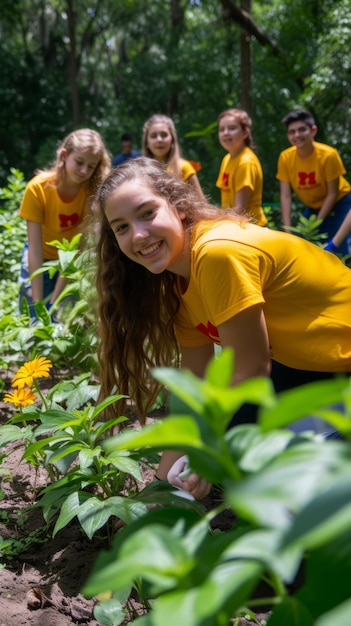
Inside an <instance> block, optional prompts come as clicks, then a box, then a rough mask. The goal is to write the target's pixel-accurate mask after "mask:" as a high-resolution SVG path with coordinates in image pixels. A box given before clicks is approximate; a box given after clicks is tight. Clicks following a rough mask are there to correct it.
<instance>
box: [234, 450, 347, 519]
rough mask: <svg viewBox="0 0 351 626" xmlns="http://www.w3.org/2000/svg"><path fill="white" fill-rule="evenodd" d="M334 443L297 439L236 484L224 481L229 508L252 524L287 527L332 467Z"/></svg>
mask: <svg viewBox="0 0 351 626" xmlns="http://www.w3.org/2000/svg"><path fill="white" fill-rule="evenodd" d="M336 445H338V446H342V445H345V444H342V443H341V442H338V443H337V444H336ZM334 446H335V443H334ZM334 446H333V444H332V442H326V441H324V442H323V441H322V442H320V441H313V440H312V441H309V440H302V441H301V442H300V441H299V440H298V439H297V441H296V443H295V444H294V445H291V446H290V447H289V448H287V449H286V450H284V452H282V453H280V454H279V455H278V456H277V458H276V459H274V460H273V461H271V462H270V463H268V465H267V466H265V467H262V468H261V470H260V472H259V473H256V474H253V475H252V476H249V477H247V478H245V479H244V480H242V481H241V482H240V483H238V484H236V485H235V484H230V483H228V490H226V498H227V499H228V502H229V504H230V506H231V508H232V509H233V510H234V511H235V512H236V513H237V514H238V515H240V516H241V517H243V519H246V520H249V521H250V522H252V523H254V524H258V525H260V526H264V527H268V528H281V529H284V528H288V527H289V526H290V524H291V522H292V516H293V514H297V513H298V512H299V511H301V509H302V508H303V507H304V506H305V505H306V504H307V502H308V501H309V500H310V499H311V498H313V497H314V496H315V494H317V493H318V492H319V491H320V489H321V485H323V481H326V480H328V477H329V476H330V475H332V474H333V472H334V471H335V465H336V459H335V450H333V448H334ZM341 462H342V461H340V463H341Z"/></svg>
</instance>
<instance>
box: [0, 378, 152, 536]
mask: <svg viewBox="0 0 351 626" xmlns="http://www.w3.org/2000/svg"><path fill="white" fill-rule="evenodd" d="M86 379H87V377H86V376H85V377H84V376H81V377H80V379H79V380H75V381H72V382H70V383H69V382H63V383H58V384H57V385H55V386H54V387H53V388H52V389H51V390H50V392H49V393H48V394H47V395H46V397H45V396H44V395H43V394H42V393H41V391H40V389H39V387H38V385H37V382H36V381H34V384H35V388H36V391H37V393H38V397H39V398H40V399H41V401H42V404H41V407H40V406H35V407H30V406H24V408H23V409H22V410H20V412H19V413H18V414H15V415H14V416H13V417H12V418H11V419H9V420H8V422H7V424H5V425H3V426H1V427H0V446H1V447H4V446H6V445H7V444H8V443H12V444H16V445H15V446H12V447H11V449H10V451H9V452H8V453H7V454H6V453H5V454H4V456H3V458H6V456H9V455H10V454H12V453H13V452H14V451H15V450H16V449H17V448H18V447H19V446H21V447H22V446H23V447H24V452H23V455H22V460H24V461H27V462H28V463H31V464H32V465H34V466H35V467H38V466H41V467H43V468H45V469H46V470H47V472H48V477H49V478H50V483H49V484H48V485H47V486H46V487H45V488H44V489H43V491H42V492H41V498H40V500H39V501H38V503H37V504H36V505H35V506H38V507H40V508H42V510H43V515H44V519H45V521H46V522H47V523H49V522H50V521H51V520H52V518H53V516H55V515H56V514H57V513H58V512H59V515H58V518H57V520H56V523H55V527H54V534H56V533H57V532H58V531H59V530H61V529H62V528H64V527H65V526H66V525H67V524H68V523H69V522H70V521H71V520H72V519H73V518H74V517H76V516H77V518H78V520H79V522H80V524H81V525H82V528H83V530H84V531H85V533H86V534H87V535H88V537H90V538H91V537H92V536H93V535H94V534H95V533H96V532H97V530H99V529H100V528H101V527H103V526H106V525H107V523H108V521H109V519H110V518H111V517H112V516H114V517H116V516H117V517H119V518H121V519H123V520H125V521H128V520H130V519H134V517H135V516H136V515H138V516H140V515H141V514H142V513H143V512H144V509H145V507H144V505H143V504H141V503H133V502H132V501H129V500H128V499H127V498H126V497H121V496H118V495H116V494H118V493H120V492H121V490H122V489H123V487H124V485H125V477H126V476H127V475H128V476H131V477H132V478H133V479H134V480H135V481H141V475H140V469H139V462H138V460H135V459H133V458H132V457H131V455H130V453H126V452H121V453H111V454H106V453H105V452H104V450H103V449H102V442H103V440H104V438H105V437H106V433H108V432H112V431H113V429H114V428H115V427H116V426H117V425H118V424H121V423H122V422H124V421H125V420H126V419H127V418H125V417H116V418H114V419H111V420H108V421H107V420H104V419H103V412H104V410H105V409H106V407H107V406H109V405H110V404H112V403H114V402H116V401H118V400H119V399H121V397H122V396H118V395H117V396H111V397H109V398H107V399H106V400H105V401H103V402H101V403H99V404H97V405H96V406H92V405H91V402H89V393H90V398H91V399H92V400H95V399H96V393H97V391H98V389H97V387H96V386H95V388H92V389H91V390H89V388H87V384H86V383H87V380H86ZM82 405H83V408H79V407H81V406H82ZM18 424H21V425H20V426H19V425H18ZM111 529H112V526H111V528H108V529H107V533H109V532H112V530H111Z"/></svg>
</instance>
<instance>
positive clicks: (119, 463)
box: [104, 453, 143, 482]
mask: <svg viewBox="0 0 351 626" xmlns="http://www.w3.org/2000/svg"><path fill="white" fill-rule="evenodd" d="M104 460H105V461H106V463H111V465H113V467H115V468H116V469H118V470H119V471H120V472H124V473H125V474H130V475H131V476H133V477H134V478H135V479H136V480H138V481H140V482H142V480H143V478H142V475H141V471H140V464H139V463H138V461H135V460H134V459H132V458H131V457H129V456H124V455H122V454H118V453H114V454H109V455H108V456H107V457H105V458H104Z"/></svg>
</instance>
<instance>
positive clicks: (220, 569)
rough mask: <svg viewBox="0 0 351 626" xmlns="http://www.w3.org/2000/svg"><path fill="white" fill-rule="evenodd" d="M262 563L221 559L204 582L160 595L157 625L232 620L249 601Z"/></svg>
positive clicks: (196, 624) (156, 606) (189, 625)
mask: <svg viewBox="0 0 351 626" xmlns="http://www.w3.org/2000/svg"><path fill="white" fill-rule="evenodd" d="M262 570H263V567H262V565H261V564H259V563H255V562H252V561H251V562H250V561H241V560H238V561H232V562H227V563H220V564H219V565H217V567H215V568H214V569H212V570H211V571H210V572H209V574H208V577H207V578H206V580H205V581H204V583H203V584H202V585H201V586H199V587H195V586H193V587H192V588H191V589H187V590H185V591H175V592H173V593H167V594H165V595H163V596H161V597H159V598H158V599H157V600H156V601H155V603H154V606H153V623H154V625H155V626H162V624H165V623H167V626H179V624H186V626H203V624H206V625H207V624H208V625H210V624H215V623H219V622H218V621H215V620H217V619H218V616H219V615H221V617H222V621H221V623H223V624H229V621H230V618H231V617H232V616H233V614H234V613H235V611H238V610H239V609H240V608H241V607H242V605H243V603H244V602H245V601H246V599H247V597H248V595H249V594H250V592H251V591H252V590H253V588H254V587H255V586H256V584H257V582H258V579H259V577H260V575H261V573H262Z"/></svg>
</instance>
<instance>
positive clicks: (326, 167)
mask: <svg viewBox="0 0 351 626" xmlns="http://www.w3.org/2000/svg"><path fill="white" fill-rule="evenodd" d="M282 122H283V124H285V125H286V128H287V136H288V140H289V141H290V143H291V147H290V148H287V149H286V150H283V151H282V152H281V153H280V155H279V159H278V169H277V175H276V177H277V179H278V180H279V181H280V204H281V212H282V220H283V224H284V225H285V226H291V201H292V194H291V190H293V191H294V193H295V194H296V195H297V197H298V198H299V200H300V201H301V202H302V203H303V204H304V205H305V209H304V212H303V214H304V215H305V217H309V216H310V215H313V214H314V215H316V217H317V219H319V220H323V223H322V224H321V226H320V232H323V233H327V235H328V239H329V240H330V239H332V237H333V236H334V234H335V233H336V232H337V230H338V229H339V227H340V226H341V224H342V222H343V221H344V219H345V217H346V215H347V214H348V212H349V210H350V209H351V186H350V184H349V183H348V181H347V180H346V179H345V178H344V174H346V170H345V167H344V164H343V162H342V160H341V157H340V155H339V153H338V151H337V150H336V149H335V148H333V147H332V146H328V145H327V144H323V143H319V142H316V141H314V137H315V135H316V132H317V126H316V124H315V121H314V119H313V117H312V115H311V114H310V113H309V112H308V111H306V110H304V109H299V110H296V111H291V112H290V113H288V114H287V115H286V116H285V117H284V118H283V120H282ZM338 252H340V253H341V254H349V253H350V252H351V237H348V238H346V239H345V240H344V241H343V242H342V244H341V246H340V247H339V249H338Z"/></svg>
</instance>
